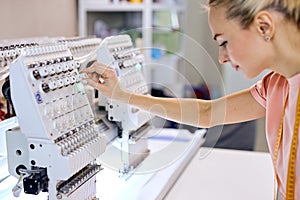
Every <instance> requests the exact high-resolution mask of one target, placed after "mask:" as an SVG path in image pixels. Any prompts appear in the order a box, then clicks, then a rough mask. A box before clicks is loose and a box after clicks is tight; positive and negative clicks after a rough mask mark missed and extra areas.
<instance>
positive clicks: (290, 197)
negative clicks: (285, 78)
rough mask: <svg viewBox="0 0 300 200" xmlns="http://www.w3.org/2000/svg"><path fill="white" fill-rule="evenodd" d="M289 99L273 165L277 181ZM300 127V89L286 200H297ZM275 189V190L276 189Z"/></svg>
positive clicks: (280, 128)
mask: <svg viewBox="0 0 300 200" xmlns="http://www.w3.org/2000/svg"><path fill="white" fill-rule="evenodd" d="M287 99H288V97H287V98H286V100H285V103H284V108H283V111H282V116H281V121H280V126H279V129H278V136H277V140H276V144H275V150H274V158H273V164H274V169H275V177H276V179H277V180H279V179H278V175H277V173H276V162H277V158H278V151H279V147H280V144H281V140H282V132H283V121H284V113H285V108H286V104H287ZM299 125H300V89H299V91H298V100H297V107H296V117H295V125H294V131H293V137H292V144H291V149H290V157H289V166H288V173H287V184H286V200H294V199H295V180H296V179H295V170H296V159H297V148H298V134H299ZM274 189H275V188H274Z"/></svg>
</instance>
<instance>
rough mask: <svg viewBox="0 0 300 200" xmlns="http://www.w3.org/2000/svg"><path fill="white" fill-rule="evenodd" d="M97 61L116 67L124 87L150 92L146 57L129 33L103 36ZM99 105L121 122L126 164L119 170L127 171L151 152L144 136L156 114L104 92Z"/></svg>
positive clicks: (112, 117) (109, 117) (124, 161)
mask: <svg viewBox="0 0 300 200" xmlns="http://www.w3.org/2000/svg"><path fill="white" fill-rule="evenodd" d="M97 61H98V62H100V63H103V64H105V65H107V66H110V67H113V68H114V69H115V71H116V74H117V76H118V77H119V80H120V83H121V85H122V87H124V88H125V89H127V90H130V91H133V92H135V93H139V94H149V88H148V84H147V83H146V81H145V78H144V74H143V67H144V65H145V60H144V56H143V54H142V53H141V51H140V50H139V49H136V48H134V47H133V43H132V41H131V38H130V36H129V35H117V36H111V37H107V38H104V39H103V41H102V42H101V44H100V47H99V49H98V51H97ZM99 106H102V107H105V109H106V111H107V112H108V119H109V120H110V121H114V122H117V123H118V124H119V128H120V131H121V135H120V138H121V139H120V141H121V147H122V155H121V158H122V160H123V164H124V165H123V169H120V171H121V172H122V173H127V172H129V171H130V170H131V169H133V168H135V167H136V166H137V165H138V164H139V163H140V162H142V161H143V160H144V159H145V158H146V157H147V156H148V154H149V150H148V142H147V140H146V139H145V138H143V136H144V135H145V134H146V133H147V132H148V130H149V127H150V126H149V125H148V124H147V123H148V122H149V121H150V120H151V119H152V118H153V115H151V114H150V113H148V112H145V111H143V110H140V109H138V108H136V107H133V106H131V105H128V104H125V103H121V102H119V101H115V100H112V99H107V98H105V97H104V96H103V95H101V94H100V95H99ZM142 138H143V139H142Z"/></svg>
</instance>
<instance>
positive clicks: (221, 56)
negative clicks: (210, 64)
mask: <svg viewBox="0 0 300 200" xmlns="http://www.w3.org/2000/svg"><path fill="white" fill-rule="evenodd" d="M229 61H230V59H229V56H228V54H227V52H226V51H225V50H223V49H220V50H219V63H220V64H225V63H227V62H229Z"/></svg>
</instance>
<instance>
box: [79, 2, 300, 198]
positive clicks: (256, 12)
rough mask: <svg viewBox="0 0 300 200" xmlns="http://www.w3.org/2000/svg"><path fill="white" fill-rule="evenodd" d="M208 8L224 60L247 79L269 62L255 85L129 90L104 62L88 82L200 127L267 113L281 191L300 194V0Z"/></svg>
mask: <svg viewBox="0 0 300 200" xmlns="http://www.w3.org/2000/svg"><path fill="white" fill-rule="evenodd" d="M208 15H209V25H210V29H211V31H212V33H213V38H214V40H216V42H217V43H218V45H219V61H220V63H222V64H223V63H227V62H229V63H230V64H231V65H232V67H234V68H235V69H236V70H237V71H240V72H242V73H243V74H244V75H245V76H246V77H247V78H249V79H251V78H253V77H255V76H257V75H258V74H260V73H261V72H262V71H263V70H265V69H270V70H271V72H270V73H268V74H267V75H266V76H265V77H264V78H263V79H262V80H261V81H260V82H258V83H257V84H255V85H254V86H252V87H251V88H249V89H246V90H244V91H241V92H238V93H235V94H232V95H229V96H225V97H222V98H219V99H216V100H212V101H205V100H199V99H179V98H174V99H166V98H155V97H151V96H145V95H139V94H134V93H131V92H128V91H126V90H124V89H122V88H121V87H120V85H119V82H118V78H117V77H116V74H115V72H114V69H112V68H110V67H107V66H104V65H102V64H100V63H94V64H93V65H92V66H91V67H90V68H87V69H85V70H83V72H85V73H88V74H89V75H90V76H89V78H87V79H86V81H87V83H88V84H89V85H91V86H93V87H95V88H96V89H98V90H99V91H101V92H102V93H103V94H104V95H106V96H107V97H109V98H113V99H116V100H119V101H122V102H126V103H129V104H132V105H134V106H137V107H139V108H141V109H144V110H147V111H150V112H152V113H154V114H156V115H158V116H162V117H165V118H167V119H171V120H174V121H178V122H181V123H186V124H190V125H194V126H199V127H211V126H215V125H219V124H229V123H237V122H244V121H249V120H253V119H258V118H261V117H264V116H265V117H266V132H267V139H268V145H269V149H270V152H271V155H272V158H273V161H274V169H275V172H276V180H277V183H278V186H279V191H280V194H281V195H282V198H284V199H298V200H300V158H299V155H300V154H299V149H300V148H297V146H298V145H297V143H298V135H299V119H297V118H300V114H298V115H299V117H296V116H297V115H296V114H297V112H299V113H300V108H299V107H300V105H299V104H300V97H299V89H300V56H299V52H300V0H209V2H208ZM100 77H101V78H103V79H104V83H100V82H99V78H100ZM224 106H225V109H226V113H225V116H224V117H222V114H221V113H222V111H223V109H224ZM218 116H219V117H218Z"/></svg>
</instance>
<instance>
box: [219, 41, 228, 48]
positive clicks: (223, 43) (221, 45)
mask: <svg viewBox="0 0 300 200" xmlns="http://www.w3.org/2000/svg"><path fill="white" fill-rule="evenodd" d="M226 45H227V41H224V42H222V43H221V44H220V45H219V47H223V46H226Z"/></svg>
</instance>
